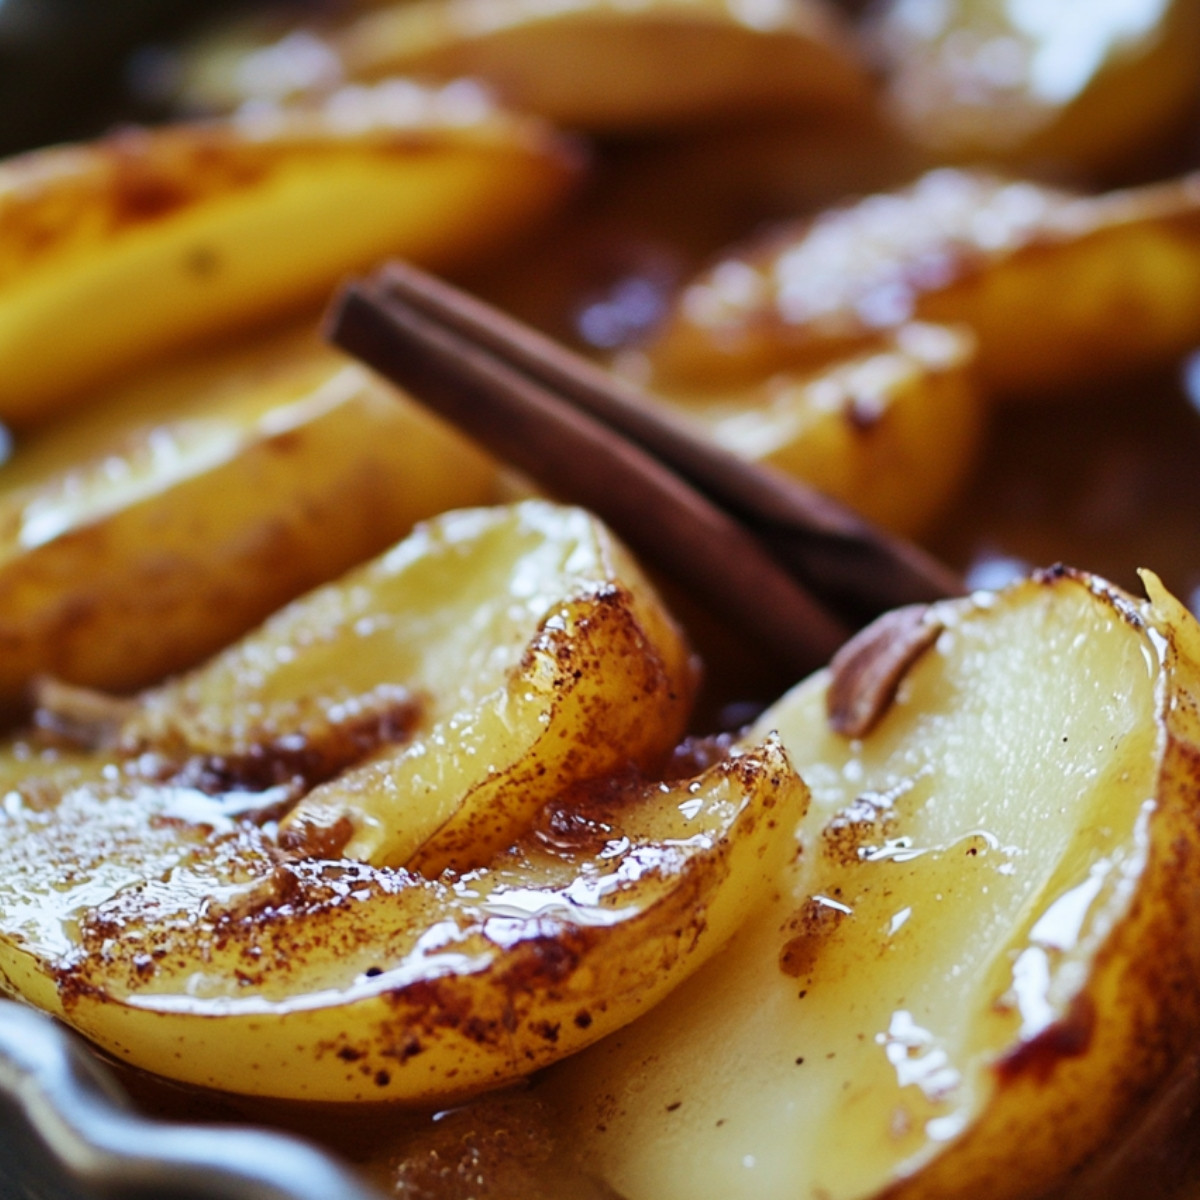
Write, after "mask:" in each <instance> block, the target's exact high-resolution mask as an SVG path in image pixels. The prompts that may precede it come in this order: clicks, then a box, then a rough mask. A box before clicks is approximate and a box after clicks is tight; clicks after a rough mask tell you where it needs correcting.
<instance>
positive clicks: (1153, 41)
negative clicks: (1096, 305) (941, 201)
mask: <svg viewBox="0 0 1200 1200" xmlns="http://www.w3.org/2000/svg"><path fill="white" fill-rule="evenodd" d="M866 36H867V37H868V38H869V39H870V43H871V45H872V46H873V47H874V49H875V50H876V52H877V57H878V58H879V60H880V61H881V63H882V65H883V67H884V70H885V72H886V75H887V91H886V99H887V103H888V106H889V110H890V112H891V114H892V116H893V119H895V120H896V121H897V123H898V124H899V125H901V126H902V127H903V129H904V130H905V132H906V133H907V134H908V135H909V136H910V137H911V138H912V139H913V140H914V141H915V142H917V143H918V144H919V145H922V146H924V147H925V148H926V149H927V150H928V151H929V152H930V153H932V154H934V155H936V156H937V158H939V159H940V160H943V161H945V160H951V161H954V162H981V161H987V162H993V163H995V162H1002V163H1007V164H1016V165H1021V164H1023V165H1025V166H1028V167H1033V168H1035V169H1036V168H1041V169H1043V170H1045V169H1046V168H1047V167H1049V168H1050V169H1052V170H1054V171H1056V172H1057V173H1058V174H1060V175H1061V174H1062V173H1064V172H1073V173H1075V174H1078V173H1080V172H1087V171H1094V170H1096V169H1100V170H1110V171H1111V170H1112V169H1113V168H1117V169H1125V170H1128V169H1130V168H1133V169H1134V170H1136V171H1138V173H1139V174H1142V173H1144V170H1145V165H1146V162H1147V159H1148V158H1149V160H1150V162H1151V163H1153V157H1152V156H1153V153H1154V151H1156V150H1159V149H1161V148H1163V146H1164V143H1165V142H1166V141H1167V140H1169V139H1170V138H1172V137H1176V138H1177V137H1178V134H1179V126H1180V119H1181V118H1185V117H1186V116H1187V115H1188V114H1189V113H1190V110H1191V107H1192V106H1193V105H1194V104H1195V101H1196V98H1197V89H1198V87H1200V78H1198V77H1197V74H1196V71H1195V69H1194V67H1195V62H1196V55H1197V54H1198V53H1200V10H1197V8H1196V5H1194V4H1192V3H1189V0H1155V3H1152V4H1142V5H1133V6H1130V7H1128V8H1125V7H1124V6H1113V7H1111V8H1109V7H1106V8H1098V7H1097V6H1095V5H1089V6H1085V7H1081V8H1075V7H1073V6H1071V5H1062V6H1059V5H1049V4H1041V5H1038V4H1033V5H1029V6H1027V7H1026V6H1024V5H1020V4H1011V3H1008V2H1007V0H943V2H941V3H939V4H938V6H937V7H936V9H934V8H926V7H924V6H922V5H921V4H920V3H919V2H918V3H913V0H883V2H882V3H880V4H877V5H875V6H874V7H873V9H872V12H871V16H870V20H869V22H868V23H867V27H866Z"/></svg>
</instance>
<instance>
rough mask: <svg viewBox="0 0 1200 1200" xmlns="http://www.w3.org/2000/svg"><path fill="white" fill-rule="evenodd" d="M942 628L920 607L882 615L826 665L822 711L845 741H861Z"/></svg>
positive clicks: (923, 606)
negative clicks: (850, 739)
mask: <svg viewBox="0 0 1200 1200" xmlns="http://www.w3.org/2000/svg"><path fill="white" fill-rule="evenodd" d="M942 629H943V625H942V623H941V622H940V621H938V620H937V619H936V618H935V617H934V615H933V610H932V609H931V608H930V607H929V606H928V605H925V604H910V605H908V606H906V607H904V608H898V609H896V610H894V611H893V612H890V613H885V614H884V615H883V616H882V617H880V618H879V619H878V620H876V621H874V622H872V623H871V624H870V625H868V626H867V628H866V629H864V630H862V631H861V632H860V633H858V634H856V635H855V636H854V637H853V638H851V640H850V641H848V642H847V643H846V644H845V645H844V646H843V647H842V648H841V649H840V650H839V651H838V652H837V654H835V655H834V657H833V661H832V662H831V663H830V664H829V669H830V679H829V688H828V690H827V691H826V693H825V708H826V713H827V715H828V717H829V724H830V726H831V727H832V728H833V730H834V732H835V733H840V734H842V735H843V736H844V737H851V738H860V737H866V735H867V734H868V733H870V732H871V730H872V729H874V728H875V726H876V725H877V724H878V723H879V722H880V721H881V720H882V719H883V716H884V714H885V713H886V712H887V710H888V709H889V708H890V707H891V704H892V701H893V700H894V699H895V698H896V691H897V689H898V688H899V687H900V682H901V680H902V679H903V678H904V676H905V675H906V674H907V673H908V671H909V669H910V668H911V667H912V665H913V664H914V663H915V662H916V661H917V659H919V658H920V657H921V655H922V654H924V653H925V651H926V650H928V649H929V647H930V646H932V645H933V643H934V642H936V641H937V639H938V634H940V633H941V632H942Z"/></svg>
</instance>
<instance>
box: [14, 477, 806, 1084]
mask: <svg viewBox="0 0 1200 1200" xmlns="http://www.w3.org/2000/svg"><path fill="white" fill-rule="evenodd" d="M690 682H691V679H690V670H689V663H688V658H687V654H686V649H685V647H684V645H683V642H682V639H681V638H680V636H679V634H678V632H677V631H676V630H675V629H674V627H673V626H672V625H671V624H670V623H669V620H668V618H667V617H666V616H665V614H664V613H662V612H661V610H660V609H658V608H657V602H656V601H655V599H654V597H653V594H652V593H650V591H649V589H648V588H647V586H646V584H645V583H644V582H643V581H642V580H641V578H640V576H638V575H637V573H636V570H635V569H634V568H632V566H631V564H629V562H628V560H627V558H626V557H625V554H624V552H623V551H622V550H621V549H620V547H619V546H618V545H617V544H616V543H615V542H613V541H612V539H611V537H610V536H609V535H607V534H606V533H605V532H604V530H603V529H602V527H600V526H599V525H598V524H597V523H596V522H595V520H594V519H593V518H591V517H589V516H588V515H586V514H584V513H582V512H579V511H578V510H566V509H559V508H556V507H555V506H553V505H549V504H546V503H544V502H540V501H530V502H528V503H526V504H523V505H520V506H516V507H514V508H513V509H510V510H494V511H493V510H476V511H464V512H459V513H454V514H450V515H448V516H447V517H444V518H442V519H440V520H439V521H437V522H436V523H431V524H430V525H429V526H425V527H423V528H422V529H421V530H419V531H418V532H417V533H415V534H414V535H413V536H412V537H411V538H410V539H408V540H407V541H406V542H404V543H402V544H401V545H400V546H399V547H398V548H397V549H396V550H395V551H393V552H392V553H391V554H390V555H388V556H385V558H384V559H382V560H381V561H380V562H379V563H378V564H376V565H374V566H371V567H368V568H366V569H364V570H361V571H359V572H357V573H355V574H353V575H351V576H349V577H348V578H346V579H345V580H344V581H342V582H341V583H340V584H338V585H331V586H330V587H327V588H325V589H322V590H320V591H318V592H316V593H314V594H313V595H312V596H310V597H309V598H307V599H305V600H303V601H299V602H297V603H296V604H295V605H293V606H291V607H290V608H289V609H287V610H284V611H283V612H282V613H281V614H279V615H278V616H277V617H276V618H274V619H273V620H272V621H271V622H269V623H268V624H267V625H266V626H265V627H264V629H263V630H262V631H261V632H260V633H258V634H256V635H254V636H252V637H250V638H248V639H246V640H244V641H243V642H241V643H239V644H238V645H236V646H234V647H232V648H231V649H230V650H228V651H227V652H226V653H225V654H223V655H221V656H219V657H218V658H217V659H216V660H214V661H213V663H212V664H210V665H209V666H207V667H206V668H203V669H201V670H200V671H198V672H196V673H194V674H192V675H191V676H187V677H184V678H183V679H181V680H180V681H178V682H177V683H174V684H171V685H168V686H166V687H164V688H161V689H159V690H156V691H154V692H150V693H147V694H146V695H145V696H143V697H141V698H140V699H139V700H138V701H136V702H132V707H133V711H132V712H127V711H126V709H127V708H128V707H129V705H123V704H112V705H110V706H109V708H108V710H107V711H106V710H105V707H104V704H103V702H102V700H100V699H97V698H95V697H93V698H91V710H90V711H91V716H92V718H93V719H92V723H91V732H92V733H93V734H95V735H96V737H95V744H94V745H93V746H92V747H91V748H90V749H88V748H86V747H85V748H75V749H71V748H70V747H67V748H64V749H61V750H58V751H54V750H41V749H38V747H37V743H36V741H30V740H26V741H18V742H14V743H11V744H9V745H8V746H6V747H5V748H3V750H2V751H0V794H2V795H3V796H4V803H3V805H2V806H0V826H2V828H3V833H4V836H3V837H2V838H0V980H2V981H3V983H4V987H5V990H7V991H10V992H13V993H15V994H18V995H21V996H23V997H24V998H25V999H27V1000H29V1001H30V1002H31V1003H34V1004H36V1005H39V1006H40V1007H42V1008H44V1009H46V1010H47V1011H49V1012H52V1013H55V1014H56V1015H59V1016H61V1017H62V1018H63V1019H64V1020H66V1021H68V1022H69V1023H70V1024H72V1025H73V1026H75V1027H76V1028H77V1029H79V1030H81V1031H82V1032H83V1033H85V1034H86V1035H88V1036H89V1037H91V1038H92V1039H93V1040H94V1041H95V1042H97V1044H99V1045H100V1046H101V1047H102V1048H103V1049H105V1050H106V1051H107V1052H108V1053H110V1054H112V1055H114V1056H116V1057H118V1058H121V1059H124V1060H126V1061H128V1062H130V1063H133V1064H135V1065H137V1066H140V1067H144V1068H146V1069H148V1070H152V1071H156V1072H158V1073H160V1074H163V1075H166V1076H169V1077H170V1078H173V1079H177V1080H181V1081H184V1082H188V1083H195V1084H201V1085H204V1086H207V1087H212V1088H219V1089H224V1090H227V1091H232V1092H242V1093H248V1094H254V1095H269V1096H276V1097H286V1098H292V1099H312V1100H337V1101H361V1100H382V1099H400V1100H407V1101H414V1102H416V1101H420V1102H422V1103H430V1104H433V1103H442V1102H445V1101H446V1100H447V1099H450V1098H453V1097H456V1096H459V1095H462V1094H468V1093H471V1092H474V1091H478V1090H480V1089H482V1088H486V1087H489V1086H493V1085H496V1084H500V1083H503V1082H507V1081H511V1080H513V1079H516V1078H518V1077H520V1076H522V1075H525V1074H528V1073H529V1072H531V1071H533V1070H535V1069H536V1068H538V1067H540V1066H543V1065H545V1064H547V1063H549V1062H552V1061H554V1060H555V1059H557V1058H559V1057H561V1056H563V1055H565V1054H569V1053H571V1052H572V1051H573V1050H576V1049H578V1048H579V1047H581V1046H583V1045H586V1044H588V1043H589V1042H591V1041H593V1040H595V1039H596V1038H598V1037H600V1036H601V1035H603V1034H604V1033H606V1032H610V1031H611V1030H613V1029H615V1028H617V1027H618V1026H620V1025H621V1024H624V1023H625V1022H627V1021H629V1020H631V1019H633V1018H634V1017H635V1016H637V1015H638V1014H639V1013H641V1012H642V1011H644V1010H645V1009H646V1008H647V1007H649V1006H650V1005H652V1004H654V1003H656V1002H657V1001H658V1000H660V999H661V998H662V997H663V996H664V995H665V994H666V993H667V992H668V991H669V990H671V989H672V988H673V987H675V986H676V985H678V984H679V983H680V982H681V981H682V979H683V978H684V977H685V976H686V975H687V974H689V973H690V972H691V971H693V970H694V969H695V968H696V967H698V966H699V965H700V964H701V963H702V962H703V961H704V960H705V959H706V958H707V957H708V956H709V955H711V954H712V953H713V952H714V951H715V950H716V949H718V948H719V947H720V946H721V945H722V944H723V943H724V942H725V941H726V940H728V938H729V937H730V936H731V935H732V934H733V933H734V931H735V930H736V929H737V928H738V927H739V925H740V924H741V922H742V921H743V919H744V918H745V916H746V915H747V914H748V913H749V912H751V911H753V910H754V909H755V908H757V907H760V906H761V904H762V902H763V900H764V897H765V896H766V895H767V894H769V893H770V892H771V891H772V890H773V888H774V879H775V877H776V876H777V875H778V873H779V872H780V871H781V870H782V868H783V864H784V860H785V859H786V858H788V857H789V856H790V855H791V854H792V853H793V844H792V839H791V837H790V836H788V834H789V831H790V830H792V829H794V828H795V826H796V824H797V823H798V821H799V820H800V818H801V816H802V814H803V811H804V808H805V805H806V803H807V792H806V790H805V788H804V785H803V784H802V783H801V781H800V779H799V777H798V776H797V775H796V774H795V772H794V771H793V770H792V769H791V767H790V765H789V764H788V761H787V758H786V755H785V754H784V753H783V751H782V750H781V748H780V746H779V744H778V740H777V739H773V738H767V739H764V741H763V742H762V744H761V745H759V746H756V747H751V748H747V749H745V750H744V751H742V752H739V753H737V754H734V755H732V756H730V757H729V758H727V759H725V760H723V761H721V762H720V763H718V764H717V765H716V766H714V767H712V768H711V769H709V770H708V771H707V772H705V773H704V774H702V775H701V776H699V777H697V778H695V779H690V780H676V781H673V782H666V783H648V782H646V780H645V777H644V774H643V771H642V768H647V769H648V768H649V767H651V766H652V765H654V764H656V763H658V762H660V761H661V760H663V759H665V758H666V757H668V756H669V754H670V752H671V749H672V747H673V745H674V742H675V739H676V738H677V737H678V736H679V732H680V727H681V724H682V721H683V719H684V717H685V715H686V709H687V704H686V700H687V694H688V689H689V685H690ZM48 698H49V699H51V700H53V701H57V702H58V707H57V708H54V707H50V708H46V709H43V710H42V711H41V713H40V714H39V722H38V723H39V725H40V726H41V728H42V729H43V731H46V730H50V731H56V732H58V733H59V734H60V735H61V734H65V735H67V736H68V737H69V738H71V737H73V738H74V740H75V741H76V742H78V741H80V740H83V739H82V735H83V734H85V733H87V732H88V723H87V721H86V720H85V719H82V718H84V717H86V715H87V711H88V710H87V705H86V703H85V701H87V700H88V697H86V696H81V695H79V694H77V693H72V692H71V691H70V690H67V691H65V692H63V693H61V694H60V693H58V692H56V690H55V689H49V690H48ZM72 717H73V718H75V720H74V723H72V721H71V720H70V718H72ZM101 718H112V719H113V722H112V723H113V724H115V725H116V726H117V728H116V731H115V732H111V733H110V731H109V730H108V727H107V723H106V721H102V720H101ZM105 734H108V735H109V736H108V738H107V741H106V739H105V736H104V735H105ZM330 797H332V800H331V799H330ZM331 810H332V811H333V812H334V813H335V816H336V818H337V819H336V820H334V821H332V822H328V821H327V822H325V823H324V824H322V823H321V818H322V817H323V816H324V815H327V814H328V813H329V812H330V811H331ZM343 826H345V827H346V828H345V829H343V828H342V827H343ZM318 827H319V828H318ZM781 833H782V836H781ZM347 837H349V844H348V845H347V846H346V847H345V848H346V849H347V850H348V851H349V852H350V853H349V855H341V854H340V853H339V852H340V850H341V849H342V843H343V842H345V841H346V839H347ZM367 854H369V855H370V857H372V858H373V859H374V860H375V863H376V864H378V865H372V863H369V862H364V861H362V859H363V858H364V857H366V856H367ZM401 864H402V865H401ZM445 865H449V866H451V867H454V868H463V867H467V866H469V867H471V868H472V869H470V870H461V869H459V870H456V871H455V872H453V873H450V872H446V873H443V874H441V875H440V876H439V877H438V878H436V879H435V878H430V877H429V876H430V875H431V874H432V872H433V870H440V869H441V868H442V867H443V866H445ZM418 868H422V869H424V870H425V872H426V873H425V874H422V873H421V870H419V869H418Z"/></svg>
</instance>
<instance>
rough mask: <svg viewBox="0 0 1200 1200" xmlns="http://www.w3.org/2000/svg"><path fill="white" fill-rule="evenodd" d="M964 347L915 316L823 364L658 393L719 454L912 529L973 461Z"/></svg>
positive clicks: (972, 402) (964, 339)
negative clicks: (767, 467)
mask: <svg viewBox="0 0 1200 1200" xmlns="http://www.w3.org/2000/svg"><path fill="white" fill-rule="evenodd" d="M974 345H975V343H974V339H973V338H972V337H971V335H970V334H969V333H967V332H966V331H964V330H962V329H955V328H949V327H947V326H944V325H923V324H917V323H913V324H910V325H904V326H902V327H901V328H900V329H898V330H896V332H895V333H894V334H893V335H890V336H886V337H882V338H880V339H878V341H877V344H876V345H874V346H872V347H870V348H863V349H860V351H859V352H858V353H856V354H853V355H851V356H850V357H848V358H847V359H845V360H844V361H842V362H839V363H835V364H832V365H830V366H828V367H826V368H824V369H823V370H819V371H815V372H811V373H805V372H802V371H798V372H786V371H783V372H779V373H777V374H774V375H772V376H770V378H767V379H764V380H762V381H760V382H758V383H754V384H746V385H731V386H727V387H721V386H719V385H718V386H715V387H713V386H709V387H705V386H703V385H700V384H697V385H695V386H690V387H688V386H684V387H679V388H674V389H671V390H669V391H666V390H662V389H660V391H659V393H658V394H659V396H660V397H661V399H663V400H664V401H666V402H667V404H669V405H670V406H671V407H672V409H674V410H676V411H677V412H679V413H680V414H681V415H682V416H684V417H686V418H687V419H688V420H689V421H691V422H692V423H694V424H696V425H697V426H699V428H700V429H701V430H703V431H704V433H706V434H707V435H708V436H709V437H711V438H712V439H713V440H714V441H715V442H717V443H718V444H719V445H721V446H723V447H724V448H725V449H726V450H730V451H732V452H733V453H734V454H738V455H741V456H742V457H744V458H748V459H750V460H752V461H756V462H765V463H769V464H771V466H774V467H778V468H779V469H780V470H783V471H786V472H788V473H789V474H792V475H796V476H797V477H799V478H800V479H803V480H804V481H805V482H806V483H809V484H811V485H812V486H813V487H815V488H817V489H818V490H820V491H822V492H824V493H825V494H826V495H829V496H832V497H834V498H835V499H837V500H841V501H842V502H843V503H845V504H849V505H851V506H852V507H853V508H855V509H857V511H858V512H860V513H862V515H863V516H864V517H866V518H867V519H868V520H872V521H876V522H878V523H880V524H882V525H884V526H886V527H888V528H889V529H893V530H895V531H897V532H899V533H903V534H913V533H916V532H918V531H919V530H921V529H923V528H925V527H927V526H928V525H929V524H930V523H931V521H932V520H933V519H934V518H935V517H936V516H938V515H939V514H940V513H942V512H943V511H944V510H945V509H946V507H947V505H948V504H949V502H950V501H951V499H952V498H953V497H954V496H955V495H956V493H957V492H958V490H959V489H960V487H961V486H962V484H963V483H964V482H965V480H966V479H967V477H968V475H969V472H970V469H971V466H972V464H973V463H974V461H975V458H976V451H977V449H978V447H979V444H980V440H981V435H982V433H983V423H984V422H983V417H984V406H983V401H982V397H981V396H980V395H979V390H978V388H977V386H976V383H975V378H974V373H973V371H972V366H973V364H974Z"/></svg>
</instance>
